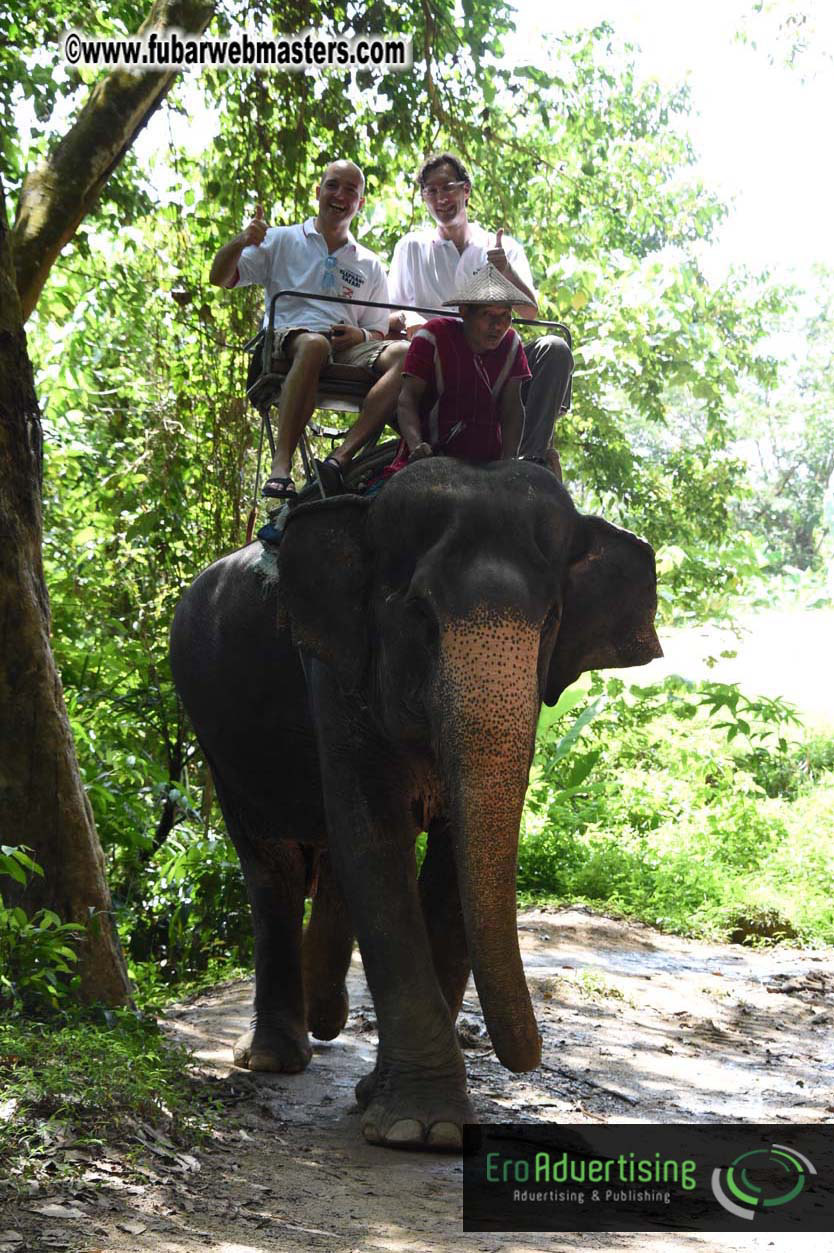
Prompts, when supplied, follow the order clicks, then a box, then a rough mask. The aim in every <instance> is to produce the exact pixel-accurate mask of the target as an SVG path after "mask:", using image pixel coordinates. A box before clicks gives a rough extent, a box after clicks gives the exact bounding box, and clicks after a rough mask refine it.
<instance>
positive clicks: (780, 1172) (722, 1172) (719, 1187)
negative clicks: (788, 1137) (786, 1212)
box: [712, 1144, 817, 1222]
mask: <svg viewBox="0 0 834 1253" xmlns="http://www.w3.org/2000/svg"><path fill="white" fill-rule="evenodd" d="M816 1173H817V1171H816V1167H815V1166H814V1164H813V1162H811V1161H810V1160H809V1159H808V1158H807V1157H805V1156H804V1154H802V1153H800V1152H798V1151H797V1150H796V1149H789V1148H788V1147H787V1145H785V1144H771V1146H770V1148H769V1149H751V1150H750V1152H749V1153H742V1154H741V1155H740V1156H739V1157H737V1158H736V1159H735V1161H734V1162H732V1163H731V1165H729V1166H723V1167H722V1166H716V1168H715V1170H714V1171H713V1172H712V1192H713V1196H714V1197H715V1199H716V1200H717V1201H718V1203H719V1204H720V1205H723V1206H724V1209H725V1210H728V1211H729V1213H731V1214H735V1216H736V1218H745V1219H747V1220H748V1221H749V1222H752V1221H753V1219H754V1218H755V1217H756V1214H761V1213H765V1212H766V1211H767V1210H769V1209H773V1208H774V1207H775V1206H777V1205H789V1204H790V1202H791V1201H793V1200H795V1198H796V1197H798V1196H799V1194H800V1192H801V1191H802V1190H803V1188H804V1187H805V1185H806V1183H807V1182H808V1178H809V1176H810V1175H815V1174H816Z"/></svg>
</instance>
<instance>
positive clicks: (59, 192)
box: [12, 0, 215, 321]
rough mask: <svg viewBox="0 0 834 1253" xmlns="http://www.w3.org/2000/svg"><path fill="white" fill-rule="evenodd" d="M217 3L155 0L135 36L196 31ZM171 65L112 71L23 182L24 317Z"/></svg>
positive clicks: (151, 107) (18, 234) (19, 248)
mask: <svg viewBox="0 0 834 1253" xmlns="http://www.w3.org/2000/svg"><path fill="white" fill-rule="evenodd" d="M214 6H215V0H154V3H153V6H152V8H151V11H150V13H149V14H148V17H147V19H146V20H145V22H144V23H143V24H142V26H141V28H140V30H139V32H138V33H139V34H140V35H141V34H144V33H145V32H146V31H148V30H150V29H151V28H152V27H156V28H165V27H177V28H179V29H180V30H184V31H186V32H187V33H189V34H201V33H202V32H203V31H204V30H205V29H206V27H207V26H208V24H209V22H210V21H211V18H212V15H213V13H214ZM176 75H177V71H176V70H166V71H161V72H160V71H157V72H150V73H145V74H129V73H127V72H126V71H125V70H112V71H111V72H110V73H109V74H107V75H106V76H105V77H104V78H102V79H101V80H100V81H99V82H98V83H96V85H95V87H94V88H93V89H92V91H91V92H90V95H89V97H88V99H87V102H86V104H85V105H84V107H83V108H82V110H81V112H80V113H79V115H78V117H77V119H76V121H75V122H74V123H73V125H72V126H71V127H70V129H69V131H68V132H67V134H66V135H65V136H64V137H63V138H62V139H61V140H60V142H59V143H58V145H57V146H56V148H55V149H54V150H53V151H52V152H51V153H50V155H49V156H48V157H47V158H46V160H44V161H43V162H42V163H41V164H40V165H39V166H37V167H36V169H34V170H32V171H31V172H30V173H29V174H28V175H27V176H26V179H25V180H24V183H23V187H22V189H21V193H20V204H19V207H18V214H17V221H16V222H15V226H14V232H13V236H12V244H13V248H14V261H15V271H16V275H17V289H18V292H19V293H20V302H21V305H22V306H23V318H24V321H25V320H26V319H27V318H28V317H29V314H30V313H31V312H32V310H33V309H34V307H35V305H36V304H37V301H38V297H39V296H40V293H41V289H42V288H43V285H44V283H45V282H46V279H47V276H48V274H49V271H50V270H51V268H52V265H53V263H54V261H55V259H56V257H57V256H58V254H59V253H60V251H61V249H62V248H63V247H64V246H65V245H66V244H68V243H69V241H70V240H71V239H72V237H73V235H74V234H75V232H76V231H77V229H78V227H79V225H80V223H81V222H82V221H83V219H84V217H85V215H86V214H87V213H89V211H90V209H91V207H92V205H93V204H94V203H95V201H96V199H97V197H98V196H99V193H100V192H101V190H102V188H103V187H104V185H105V183H106V182H107V180H108V179H109V178H110V175H111V174H112V173H113V171H114V170H115V169H116V167H117V166H118V165H119V163H120V162H121V160H122V158H123V157H124V155H125V153H126V152H127V151H128V149H129V148H130V146H131V144H132V143H133V141H134V140H135V138H136V136H137V135H138V133H139V131H140V130H141V129H142V127H143V126H144V125H145V123H146V122H147V121H148V119H149V118H150V117H151V115H152V114H153V113H154V112H155V110H156V109H158V108H159V105H160V104H161V103H162V101H163V99H164V98H165V95H166V93H167V92H168V90H169V88H170V87H171V85H172V83H173V82H174V79H175V78H176Z"/></svg>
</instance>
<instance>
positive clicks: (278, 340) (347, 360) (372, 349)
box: [272, 326, 398, 370]
mask: <svg viewBox="0 0 834 1253" xmlns="http://www.w3.org/2000/svg"><path fill="white" fill-rule="evenodd" d="M308 330H309V328H308V327H306V326H279V327H276V329H275V332H274V335H275V338H274V339H273V341H272V360H273V361H275V360H277V359H278V358H280V359H281V360H286V358H287V353H286V352H285V346H286V344H287V340H289V339H291V338H292V337H293V336H294V335H298V334H299V333H300V332H301V331H308ZM309 333H310V334H311V335H320V334H321V332H320V331H310V332H309ZM397 342H398V341H397V340H395V339H367V340H365V342H364V344H354V345H353V347H351V348H343V349H342V351H341V352H337V353H334V352H333V350H332V348H331V350H330V360H331V361H332V362H334V364H336V365H360V366H364V368H365V369H366V370H372V369H373V368H374V366H375V365H376V361H377V358H378V357H379V355H380V353H382V352H384V351H385V349H386V348H387V347H388V345H389V344H395V343H397Z"/></svg>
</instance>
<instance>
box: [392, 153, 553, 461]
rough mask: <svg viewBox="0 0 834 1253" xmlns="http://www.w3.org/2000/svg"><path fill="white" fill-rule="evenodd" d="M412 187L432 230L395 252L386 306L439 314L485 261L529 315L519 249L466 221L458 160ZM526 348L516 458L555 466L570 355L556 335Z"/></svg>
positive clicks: (531, 290) (447, 160) (527, 277)
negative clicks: (417, 191) (505, 281)
mask: <svg viewBox="0 0 834 1253" xmlns="http://www.w3.org/2000/svg"><path fill="white" fill-rule="evenodd" d="M417 182H418V185H419V187H420V192H421V194H422V197H423V203H424V204H425V206H426V209H427V210H428V212H429V214H430V215H431V217H432V218H434V221H435V222H436V223H437V226H436V228H432V227H430V226H429V227H423V228H421V229H418V230H415V231H410V232H409V233H408V234H407V235H405V236H404V237H403V238H402V239H401V240H400V241H399V243H398V244H397V246H396V247H395V249H394V257H393V260H392V262H391V270H390V274H389V289H390V292H391V301H392V303H393V304H403V305H420V306H423V307H428V308H434V309H437V308H439V307H440V306H441V305H442V304H443V303H444V302H446V301H449V300H450V299H451V298H452V296H453V295H454V293H455V291H456V290H457V289H458V287H460V285H461V284H462V283H465V282H466V281H467V279H469V278H470V277H471V276H472V274H474V273H475V271H476V270H479V269H481V268H482V266H484V265H486V263H487V262H488V261H489V262H491V263H492V265H494V266H495V268H496V269H497V270H498V271H500V273H501V274H503V276H504V277H505V278H506V279H508V280H509V281H510V282H511V283H512V284H513V285H514V286H515V287H517V288H519V290H520V291H522V292H524V294H525V295H526V296H529V297H530V303H529V305H525V306H524V307H523V308H520V309H518V314H519V316H520V317H522V318H535V317H536V316H537V314H538V301H537V296H536V289H535V287H534V285H533V276H532V274H531V273H530V266H529V264H528V262H527V257H526V256H525V253H524V249H523V247H522V246H521V244H520V243H518V241H517V240H515V239H511V238H510V236H508V235H505V234H504V232H503V230H498V231H495V232H491V231H486V230H485V229H484V228H483V226H481V225H480V223H478V222H472V221H470V220H469V216H468V212H467V207H468V204H469V197H470V195H471V192H472V180H471V179H470V177H469V174H468V173H467V170H466V168H465V166H464V165H463V163H462V162H461V160H460V158H459V157H456V156H454V155H453V154H452V153H450V152H442V153H437V154H435V155H434V156H431V157H428V158H427V159H426V160H425V161H424V162H423V164H422V166H421V167H420V170H419V171H418V174H417ZM405 319H406V326H407V328H408V329H409V331H410V332H411V334H413V329H412V328H416V327H417V326H419V325H420V323H421V322H422V321H423V319H422V318H421V317H420V315H419V314H416V313H406V314H405ZM524 351H525V354H526V356H527V360H528V363H529V365H530V370H531V373H532V377H531V379H530V380H529V382H527V383H525V384H524V385H523V386H522V391H521V399H522V402H523V404H524V433H523V435H522V437H521V443H520V445H519V450H518V455H519V456H520V457H530V458H535V459H537V460H547V461H548V462H549V463H550V464H552V465H553V467H554V468H558V465H559V461H558V456H557V454H556V452H555V450H554V449H553V426H554V423H555V421H556V416H557V414H559V413H564V412H565V411H566V409H567V407H568V403H569V387H570V379H571V374H572V372H573V357H572V356H571V352H570V349H569V348H568V346H567V344H566V343H565V341H564V340H563V339H560V338H559V337H558V336H556V335H542V336H540V337H539V338H538V339H534V340H531V341H529V342H525V344H524Z"/></svg>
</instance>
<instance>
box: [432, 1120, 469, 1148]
mask: <svg viewBox="0 0 834 1253" xmlns="http://www.w3.org/2000/svg"><path fill="white" fill-rule="evenodd" d="M428 1143H429V1144H430V1145H431V1146H432V1148H434V1149H459V1148H460V1147H461V1146H462V1144H463V1137H462V1136H461V1130H460V1127H457V1126H456V1125H455V1124H454V1123H453V1122H436V1123H435V1124H434V1126H433V1127H431V1128H430V1130H429V1137H428Z"/></svg>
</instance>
